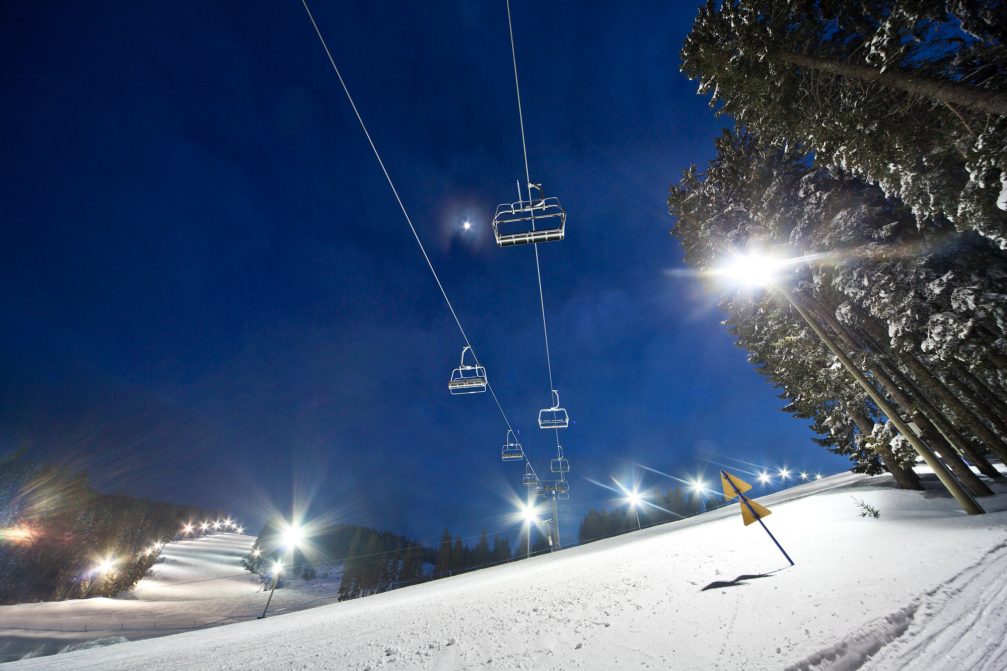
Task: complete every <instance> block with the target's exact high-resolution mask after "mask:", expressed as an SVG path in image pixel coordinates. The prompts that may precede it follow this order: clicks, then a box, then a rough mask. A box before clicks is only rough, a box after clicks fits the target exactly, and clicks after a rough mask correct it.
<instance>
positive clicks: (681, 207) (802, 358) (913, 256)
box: [669, 133, 1000, 495]
mask: <svg viewBox="0 0 1007 671" xmlns="http://www.w3.org/2000/svg"><path fill="white" fill-rule="evenodd" d="M669 205H670V208H671V212H672V214H673V215H675V216H676V217H677V218H678V221H677V223H676V226H675V230H674V234H675V235H676V237H678V238H679V240H680V241H681V242H682V245H683V247H684V249H685V252H686V261H687V262H688V263H690V264H691V265H694V266H698V267H700V268H709V267H711V266H713V265H716V264H717V263H718V262H720V261H721V259H723V258H724V257H726V256H727V252H728V251H729V250H731V249H732V248H733V249H737V250H742V249H747V248H751V247H755V248H758V247H760V246H765V247H772V248H787V249H790V250H792V255H795V256H796V255H798V251H796V250H800V253H804V254H808V253H811V258H810V260H811V261H812V262H811V263H809V264H803V265H801V266H800V269H799V272H798V273H797V274H795V275H794V276H793V277H791V278H789V279H787V282H788V283H790V284H792V285H793V286H794V287H795V289H796V291H795V292H794V293H795V297H796V298H797V299H798V300H800V301H801V303H802V305H803V307H805V309H807V310H808V311H809V312H812V313H817V314H818V315H819V317H820V319H819V321H820V322H821V323H823V324H824V325H825V326H826V327H827V328H828V329H831V330H832V331H833V332H834V334H835V337H836V339H837V340H838V341H839V342H840V343H841V344H842V346H843V347H844V348H845V349H847V354H848V355H850V356H851V357H854V358H855V359H856V358H859V359H860V360H861V362H862V365H863V369H864V370H866V371H867V372H869V373H870V374H871V376H872V377H874V379H875V381H876V382H877V383H878V384H879V385H880V387H882V388H883V389H884V391H885V392H886V393H887V395H888V396H889V397H890V398H891V399H892V400H893V401H894V402H895V403H894V405H895V406H896V407H901V408H902V413H903V419H905V420H915V421H916V422H917V424H922V425H923V429H924V431H925V433H926V434H928V435H926V439H927V442H930V443H931V444H935V445H936V444H939V446H940V453H941V455H942V458H943V459H944V460H945V462H946V463H947V464H948V466H949V467H950V468H951V469H952V470H953V471H954V472H955V473H956V475H958V476H959V478H960V479H961V480H963V482H965V484H966V485H967V486H968V487H969V488H970V489H972V490H973V492H974V493H976V494H978V495H985V494H988V493H990V490H989V489H988V487H986V485H985V484H983V483H982V482H981V481H980V480H979V479H978V478H976V477H975V476H974V475H973V474H972V472H971V471H970V470H969V469H968V468H967V466H966V465H965V464H964V462H962V461H961V459H960V458H959V457H958V455H957V453H956V451H955V449H952V446H954V447H955V448H956V449H957V450H958V451H959V452H961V453H962V454H964V455H965V456H966V457H967V458H969V460H970V461H973V463H979V464H980V467H982V465H983V464H984V463H985V462H984V460H983V459H982V457H981V456H980V455H978V454H977V452H976V451H975V450H973V449H972V446H971V445H970V444H966V443H963V442H962V441H958V442H957V443H956V442H954V441H952V442H950V444H949V443H948V442H945V440H944V439H945V435H947V433H948V432H947V431H946V430H944V429H946V428H947V426H948V425H950V424H953V422H951V421H949V420H948V417H947V415H946V412H947V410H946V408H945V407H942V406H941V404H939V403H937V402H936V399H935V398H933V397H928V396H927V395H926V394H924V393H923V392H920V391H919V389H918V388H917V386H916V385H915V384H914V381H913V380H910V377H911V376H913V375H915V374H916V372H917V371H916V370H915V369H913V368H912V367H911V366H907V365H906V361H904V358H905V357H906V355H905V353H904V352H902V351H898V350H892V349H891V348H887V349H884V348H877V347H871V346H868V345H869V340H870V339H869V338H868V337H867V336H864V335H863V334H862V333H859V332H858V330H857V329H856V327H851V326H850V325H847V324H843V323H840V321H839V319H838V315H839V314H842V313H843V310H840V309H839V308H841V307H844V306H845V307H846V308H849V305H850V304H856V305H858V306H859V305H864V306H868V305H877V304H881V303H884V304H885V310H886V312H885V313H884V314H885V316H886V317H887V318H889V319H890V320H891V322H890V326H889V328H892V327H893V325H896V324H898V323H900V320H902V319H903V316H904V314H905V312H906V311H907V309H912V308H913V307H914V306H907V305H905V304H898V305H895V306H893V304H892V298H893V297H898V296H904V295H905V294H906V291H907V290H905V289H901V290H900V289H899V288H898V285H899V284H900V281H901V280H902V279H903V278H904V274H901V273H895V272H893V271H894V270H895V269H896V268H901V266H899V265H898V264H906V263H912V264H914V265H915V266H916V267H925V266H926V264H927V263H938V262H939V261H940V257H941V255H942V254H943V255H947V254H960V250H958V249H956V248H955V247H954V241H953V240H951V241H949V240H948V238H947V235H948V233H951V232H950V231H946V230H945V231H939V233H940V234H941V235H942V236H944V241H945V244H944V246H943V247H938V248H933V246H932V245H931V246H928V244H927V243H928V240H927V239H926V232H924V233H921V232H919V231H918V230H917V228H916V226H915V223H914V220H913V218H912V215H911V214H910V213H909V212H908V210H906V209H905V208H904V207H901V206H900V205H899V204H898V203H897V202H895V201H893V200H891V199H887V198H885V197H884V196H883V194H881V192H880V191H879V190H878V189H877V188H876V187H871V186H869V185H867V184H864V183H863V182H860V181H858V180H856V179H853V178H851V177H849V176H843V175H841V174H840V175H836V174H834V173H830V172H829V171H825V170H822V169H816V168H814V167H813V166H811V165H810V163H809V161H808V159H807V157H805V156H804V155H803V154H802V152H800V151H797V150H795V149H793V148H791V149H789V150H787V149H780V148H778V147H773V146H772V145H768V146H759V145H757V143H755V142H754V140H753V139H752V138H751V137H750V136H749V135H747V134H745V133H740V134H735V133H725V134H724V136H723V137H721V138H720V140H719V141H718V142H717V158H716V159H714V161H712V162H711V164H710V167H709V169H708V170H707V171H706V174H705V175H704V179H703V180H700V179H699V177H698V175H697V172H696V170H695V168H692V169H690V170H689V171H688V172H687V173H686V175H685V176H684V177H683V180H682V182H681V183H680V184H679V185H678V186H676V187H673V188H672V190H671V195H670V198H669ZM903 230H905V231H908V233H910V234H911V235H912V236H915V237H914V238H913V239H908V240H907V239H903V238H902V237H899V236H900V235H901V233H900V231H903ZM984 244H986V246H987V248H988V249H987V251H990V250H992V252H995V253H996V254H1000V252H999V250H995V249H994V248H992V247H991V246H990V245H988V243H984ZM893 263H894V264H895V265H894V266H893V265H892V264H893ZM844 273H845V274H846V275H849V274H850V273H860V274H861V275H862V276H864V277H870V280H869V281H863V282H861V283H860V284H856V285H852V286H848V284H849V283H848V282H844V281H837V280H836V279H835V278H836V277H841V278H842V277H843V276H844ZM878 286H884V287H885V289H884V290H880V291H879V290H877V289H876V287H878ZM752 298H753V297H749V296H742V297H738V296H736V295H729V296H726V297H725V298H724V299H723V301H722V303H721V307H722V308H724V309H725V311H726V312H727V313H728V315H729V319H728V320H727V324H728V326H729V327H730V328H731V329H732V331H733V332H734V333H735V335H737V336H738V338H739V344H740V345H741V346H743V347H745V348H746V349H747V350H748V351H749V355H750V359H751V360H752V361H753V363H754V364H756V365H757V366H758V367H760V370H761V371H762V372H763V373H765V374H766V375H767V376H769V377H770V378H771V379H773V380H774V382H775V383H776V384H778V385H779V386H780V387H781V388H783V390H784V394H785V396H786V397H787V398H790V399H791V403H790V404H789V405H788V409H789V410H790V411H792V412H795V413H797V414H799V415H800V416H803V417H808V418H813V419H814V421H815V424H814V427H815V428H816V430H819V431H828V434H827V435H823V438H822V441H823V442H824V443H825V444H827V445H829V446H830V447H832V448H835V449H839V450H840V451H843V452H844V453H847V454H851V455H854V457H855V458H856V459H857V460H858V462H859V465H860V467H862V468H864V469H866V470H870V464H869V463H868V462H867V461H863V456H862V455H861V452H860V450H861V445H867V444H868V443H869V444H870V445H872V446H874V447H875V448H878V447H880V444H879V443H878V442H877V441H876V440H875V441H868V440H867V437H868V436H870V435H872V434H873V433H874V432H873V427H874V423H875V422H876V411H875V410H874V408H873V405H872V404H870V403H868V402H866V399H865V398H864V397H863V396H861V395H860V394H858V393H856V392H857V388H855V387H853V385H852V384H851V381H850V380H849V379H848V378H847V377H846V373H845V372H844V371H841V370H839V369H838V366H837V365H836V364H835V363H833V357H832V355H831V353H829V352H828V351H827V350H826V349H825V348H824V346H823V345H822V344H821V343H820V342H818V340H817V339H816V338H814V337H812V336H809V335H808V334H807V333H806V330H807V329H806V327H805V325H804V323H803V321H802V320H801V319H800V318H799V317H798V316H797V315H796V314H794V313H793V311H792V310H790V308H789V306H787V305H786V304H781V303H779V302H774V301H773V300H772V299H771V297H770V296H769V295H768V294H767V295H763V296H762V297H761V298H760V299H759V300H756V301H754V302H753V300H751V299H752ZM858 309H861V311H869V308H868V307H862V308H858ZM915 309H916V311H917V312H920V311H921V310H922V311H924V312H925V311H926V306H922V307H920V306H915ZM847 311H849V310H847ZM984 345H986V346H988V345H989V343H988V342H986V343H984ZM913 360H914V361H915V359H913ZM907 371H908V372H907ZM976 382H977V384H978V383H980V381H978V380H977V381H976ZM837 384H838V386H837ZM858 420H859V421H858ZM981 433H982V432H981V431H978V430H976V431H975V432H973V433H972V435H970V436H968V440H969V441H971V442H973V443H976V442H978V443H980V444H982V443H981V441H982V436H981V435H980V434H981ZM858 434H859V436H860V437H859V438H858V437H857V435H858ZM987 442H988V441H987ZM983 446H984V447H985V448H986V449H991V450H992V449H993V448H994V447H995V446H992V445H989V444H984V445H983ZM994 451H995V450H994ZM885 452H888V453H887V454H881V453H878V456H879V457H880V458H882V459H886V460H887V461H890V462H894V463H892V464H889V463H886V466H887V467H888V468H889V469H890V470H893V472H895V470H896V469H904V466H905V454H902V455H901V456H900V455H899V454H898V452H897V451H895V450H892V451H888V450H885ZM858 455H860V456H858ZM900 464H901V465H900ZM985 466H986V467H988V470H989V471H990V472H989V473H988V474H991V475H994V474H995V473H996V472H995V470H993V469H992V467H991V466H989V464H988V463H985ZM986 470H987V469H984V472H986ZM904 475H905V477H904V478H903V480H902V481H901V482H900V484H903V485H904V486H914V482H913V481H914V480H915V478H913V477H912V476H911V475H908V474H904Z"/></svg>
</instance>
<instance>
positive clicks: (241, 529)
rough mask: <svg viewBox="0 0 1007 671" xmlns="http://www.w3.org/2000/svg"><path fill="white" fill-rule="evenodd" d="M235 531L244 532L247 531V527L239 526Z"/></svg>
mask: <svg viewBox="0 0 1007 671" xmlns="http://www.w3.org/2000/svg"><path fill="white" fill-rule="evenodd" d="M235 531H237V532H238V533H239V534H243V533H245V527H238V528H237V529H236V530H235Z"/></svg>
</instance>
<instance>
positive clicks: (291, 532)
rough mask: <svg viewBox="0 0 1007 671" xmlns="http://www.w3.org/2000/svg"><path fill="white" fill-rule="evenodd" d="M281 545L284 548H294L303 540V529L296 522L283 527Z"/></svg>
mask: <svg viewBox="0 0 1007 671" xmlns="http://www.w3.org/2000/svg"><path fill="white" fill-rule="evenodd" d="M281 541H282V543H283V547H284V548H285V549H286V550H288V551H289V550H294V549H296V548H297V547H299V546H300V544H301V543H302V542H304V529H302V528H301V526H300V525H298V524H288V525H287V526H286V528H284V529H283V533H282V536H281Z"/></svg>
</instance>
